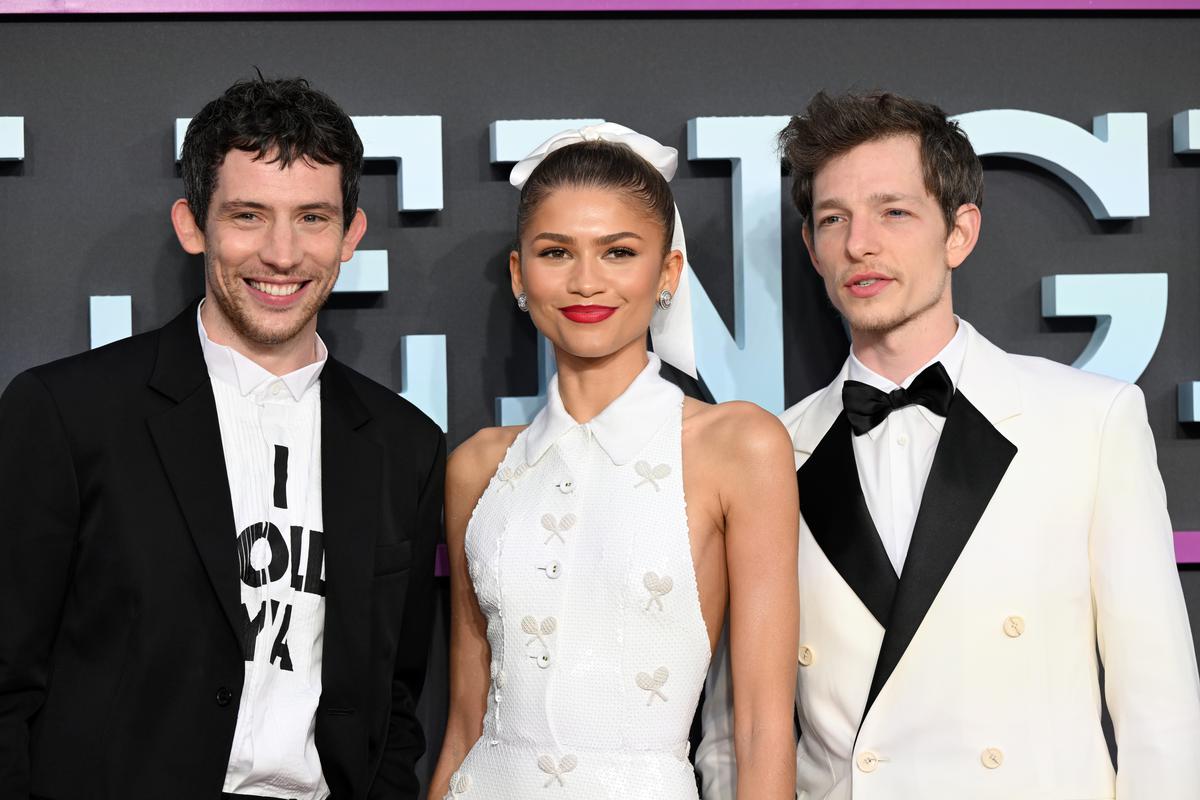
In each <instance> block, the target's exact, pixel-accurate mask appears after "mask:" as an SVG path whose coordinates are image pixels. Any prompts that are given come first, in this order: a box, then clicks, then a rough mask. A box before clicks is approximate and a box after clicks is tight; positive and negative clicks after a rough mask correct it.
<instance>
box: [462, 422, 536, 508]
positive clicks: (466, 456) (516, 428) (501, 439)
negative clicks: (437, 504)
mask: <svg viewBox="0 0 1200 800" xmlns="http://www.w3.org/2000/svg"><path fill="white" fill-rule="evenodd" d="M523 430H525V426H524V425H506V426H504V427H496V428H483V429H481V430H479V431H478V432H477V433H476V434H475V435H474V436H472V437H471V438H469V439H467V440H466V441H465V442H463V443H462V444H460V445H459V446H458V447H456V448H454V452H453V453H451V454H450V458H449V459H448V460H447V461H446V483H447V486H448V488H451V489H452V490H453V489H467V490H469V489H471V488H473V487H478V491H477V492H475V495H476V496H478V494H479V493H480V492H482V491H483V489H484V487H485V486H486V485H487V482H488V480H489V479H490V478H491V477H492V473H494V472H495V471H496V467H498V466H500V462H501V461H503V460H504V454H505V453H507V452H508V448H509V447H511V446H512V443H513V442H514V441H515V440H516V438H517V436H518V435H519V434H520V433H521V431H523Z"/></svg>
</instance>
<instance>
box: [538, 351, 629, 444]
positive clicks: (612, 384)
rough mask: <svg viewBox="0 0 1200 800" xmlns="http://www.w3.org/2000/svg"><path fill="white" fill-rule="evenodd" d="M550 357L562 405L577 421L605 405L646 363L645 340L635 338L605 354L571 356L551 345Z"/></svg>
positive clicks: (599, 410) (588, 418)
mask: <svg viewBox="0 0 1200 800" xmlns="http://www.w3.org/2000/svg"><path fill="white" fill-rule="evenodd" d="M554 356H555V359H556V360H557V363H558V394H559V396H560V397H561V398H562V402H563V408H565V409H566V410H567V413H568V414H570V415H571V418H572V419H574V420H575V421H576V422H578V423H580V424H583V423H585V422H588V421H590V420H591V419H592V418H593V417H595V416H596V415H597V414H599V413H600V412H601V411H603V410H604V409H606V408H608V406H609V405H610V404H611V403H612V401H614V400H616V399H617V398H618V397H620V396H621V394H622V393H623V392H624V391H625V390H626V389H628V388H629V385H630V384H632V383H633V381H634V379H635V378H637V376H638V374H639V373H640V372H641V371H642V370H643V369H645V368H646V364H647V358H646V346H645V343H644V342H642V341H641V340H636V339H635V340H634V341H632V342H630V343H629V344H628V345H626V346H625V347H622V348H621V349H620V350H618V351H617V352H615V353H612V354H610V355H607V356H600V357H597V358H586V357H580V356H574V355H571V354H570V353H567V352H564V351H563V350H560V349H559V348H558V347H555V348H554Z"/></svg>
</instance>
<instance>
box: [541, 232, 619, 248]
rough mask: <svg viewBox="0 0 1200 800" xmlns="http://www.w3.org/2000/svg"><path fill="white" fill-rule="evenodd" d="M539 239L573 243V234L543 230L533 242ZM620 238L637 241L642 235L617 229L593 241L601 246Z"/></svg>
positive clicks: (617, 240)
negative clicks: (615, 231)
mask: <svg viewBox="0 0 1200 800" xmlns="http://www.w3.org/2000/svg"><path fill="white" fill-rule="evenodd" d="M539 239H547V240H549V241H551V242H558V243H559V244H575V237H574V236H568V235H566V234H565V233H553V232H551V231H543V232H542V233H539V234H538V235H537V236H535V237H533V240H534V241H535V242H536V241H538V240H539ZM622 239H637V240H638V241H642V237H641V236H639V235H638V234H636V233H634V232H633V231H618V232H617V233H608V234H605V235H604V236H597V237H596V238H595V239H594V240H593V242H594V243H595V244H597V245H600V246H601V247H603V246H604V245H606V244H612V243H613V242H619V241H621V240H622Z"/></svg>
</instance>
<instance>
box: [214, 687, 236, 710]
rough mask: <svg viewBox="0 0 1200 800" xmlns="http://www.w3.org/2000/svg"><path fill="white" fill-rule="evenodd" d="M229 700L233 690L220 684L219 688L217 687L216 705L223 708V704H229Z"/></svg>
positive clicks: (231, 698)
mask: <svg viewBox="0 0 1200 800" xmlns="http://www.w3.org/2000/svg"><path fill="white" fill-rule="evenodd" d="M231 700H233V692H231V691H229V690H228V689H226V688H225V687H224V686H222V687H221V688H220V689H217V705H219V706H221V707H222V708H224V707H225V706H227V705H229V703H230V701H231Z"/></svg>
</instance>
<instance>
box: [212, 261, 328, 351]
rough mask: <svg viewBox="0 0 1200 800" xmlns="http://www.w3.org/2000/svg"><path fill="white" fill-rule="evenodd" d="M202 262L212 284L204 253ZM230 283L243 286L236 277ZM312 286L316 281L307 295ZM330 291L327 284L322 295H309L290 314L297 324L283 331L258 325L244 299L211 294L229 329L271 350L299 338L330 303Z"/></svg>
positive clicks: (214, 269)
mask: <svg viewBox="0 0 1200 800" xmlns="http://www.w3.org/2000/svg"><path fill="white" fill-rule="evenodd" d="M204 260H205V266H206V269H207V270H208V274H209V276H210V278H209V280H210V282H212V277H211V276H213V275H215V274H216V270H217V268H216V266H215V265H214V264H213V263H212V261H211V260H210V259H209V256H208V254H207V253H205V256H204ZM233 280H234V281H238V282H242V279H241V278H240V277H238V276H234V277H233ZM315 283H316V281H310V282H309V285H308V287H307V289H306V291H308V292H310V293H311V292H312V291H313V289H314V288H315V287H314V286H313V284H315ZM332 289H333V285H332V284H329V285H328V286H327V287H326V289H325V293H324V294H323V295H321V296H317V295H313V294H310V295H309V296H308V297H306V298H305V300H304V303H303V304H302V305H301V306H300V308H299V309H297V310H295V311H294V312H293V313H295V314H296V315H297V316H296V317H295V319H296V322H294V323H293V324H292V325H289V326H287V327H286V328H282V329H280V328H274V327H270V326H266V325H261V324H259V322H258V320H256V319H255V318H254V315H253V314H252V313H251V312H250V311H248V310H247V308H246V305H247V302H248V301H246V300H245V298H243V297H241V296H239V295H236V294H232V293H226V292H213V293H212V294H213V297H214V298H215V299H216V301H217V305H218V306H220V308H221V313H222V314H223V315H224V317H225V319H226V320H228V321H229V325H230V327H232V328H233V330H234V332H235V333H236V334H237V335H238V336H239V337H240V338H242V339H244V340H246V341H248V342H253V343H254V344H258V345H263V346H267V347H273V346H276V345H281V344H285V343H287V342H290V341H291V340H292V339H294V338H296V336H298V335H299V334H300V331H302V330H304V326H306V325H308V323H309V322H310V321H311V320H312V318H313V317H315V316H316V315H317V312H318V311H320V310H321V309H322V308H323V307H324V305H325V301H326V300H328V299H329V293H330V292H331V291H332ZM285 313H286V312H284V313H280V314H278V315H275V314H270V315H269V316H268V318H270V317H273V316H279V317H280V318H281V319H284V318H286V317H285Z"/></svg>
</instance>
